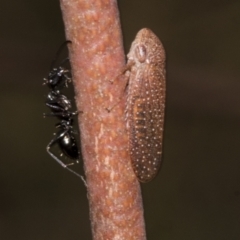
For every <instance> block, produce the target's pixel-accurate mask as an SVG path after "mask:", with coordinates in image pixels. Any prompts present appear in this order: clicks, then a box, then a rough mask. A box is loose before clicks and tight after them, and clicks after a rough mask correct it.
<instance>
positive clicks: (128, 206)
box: [60, 0, 146, 240]
mask: <svg viewBox="0 0 240 240" xmlns="http://www.w3.org/2000/svg"><path fill="white" fill-rule="evenodd" d="M60 2H61V8H62V13H63V19H64V24H65V30H66V37H67V39H68V40H71V41H72V44H69V48H70V61H71V66H72V73H73V80H74V86H75V93H76V102H77V107H78V110H79V111H82V112H83V113H82V114H79V117H78V119H79V123H80V124H79V127H80V130H81V145H82V152H83V158H84V168H85V174H86V181H87V185H88V187H87V190H88V199H89V205H90V217H91V224H92V234H93V239H94V240H114V239H119V240H120V239H122V240H131V239H137V240H142V239H146V235H145V225H144V219H143V208H142V198H141V189H140V185H139V183H138V181H137V179H136V177H135V175H134V173H133V170H132V167H131V163H130V158H129V153H128V146H127V144H128V141H127V132H126V127H125V124H126V123H125V121H124V98H123V97H122V96H123V91H122V89H123V84H124V81H123V78H121V77H119V78H118V79H117V80H116V81H114V83H113V84H112V83H111V81H112V80H113V79H114V78H116V76H118V75H119V73H120V72H121V69H123V67H124V65H125V62H124V50H123V45H122V35H121V29H120V22H119V14H118V9H117V2H116V0H60ZM119 99H122V101H120V103H119V104H117V105H116V106H115V107H114V108H113V109H112V110H111V111H110V112H108V111H107V110H106V109H107V108H111V106H113V105H114V104H115V103H116V102H119Z"/></svg>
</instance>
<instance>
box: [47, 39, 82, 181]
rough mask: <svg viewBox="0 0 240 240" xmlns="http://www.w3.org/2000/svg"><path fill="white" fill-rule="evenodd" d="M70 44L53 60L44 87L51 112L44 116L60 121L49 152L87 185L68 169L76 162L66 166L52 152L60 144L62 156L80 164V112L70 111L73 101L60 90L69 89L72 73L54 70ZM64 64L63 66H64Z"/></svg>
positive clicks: (59, 69) (60, 68)
mask: <svg viewBox="0 0 240 240" xmlns="http://www.w3.org/2000/svg"><path fill="white" fill-rule="evenodd" d="M68 43H71V41H66V42H64V43H63V44H62V45H61V47H60V48H59V50H58V52H57V54H56V58H55V59H54V60H53V63H52V66H51V71H50V72H49V74H48V77H47V78H45V79H44V83H43V85H47V86H48V87H49V89H50V92H49V94H48V95H47V100H46V105H47V106H48V107H49V108H50V110H51V112H50V113H48V114H44V116H53V117H57V118H58V119H59V120H60V122H59V123H57V124H56V125H55V127H56V128H57V129H59V131H58V132H57V133H56V134H55V137H54V138H53V139H52V140H51V141H50V142H49V144H48V145H47V152H48V154H49V155H50V156H51V157H52V158H53V159H54V160H56V161H57V162H58V163H59V164H60V165H61V166H62V167H63V168H66V169H67V170H69V171H70V172H72V173H73V174H75V175H77V176H78V177H80V178H81V179H82V180H83V181H84V183H85V180H84V178H83V177H82V176H81V175H80V174H78V173H76V172H75V171H73V170H72V169H71V168H69V167H68V166H70V165H74V162H72V163H70V164H65V163H63V162H62V161H61V160H60V159H59V158H58V157H57V156H56V155H54V154H53V153H52V152H51V147H52V146H54V145H55V144H58V146H59V148H60V149H61V151H62V153H61V156H62V155H63V154H64V155H65V156H67V157H69V158H70V159H72V160H73V161H75V162H76V163H78V160H79V158H80V155H81V153H80V150H79V148H78V146H77V141H76V138H75V136H74V133H75V132H74V130H73V117H74V116H75V115H77V114H78V112H77V111H76V112H71V111H70V109H71V108H72V105H71V101H70V100H69V99H68V98H67V97H66V96H65V95H63V94H62V93H61V92H60V89H62V88H64V87H68V83H70V82H71V77H69V74H70V71H69V70H68V69H65V68H64V67H62V66H59V67H57V68H53V65H54V64H55V61H56V59H57V56H58V55H59V53H60V52H61V50H62V48H63V47H65V46H66V44H68ZM67 60H69V59H68V58H67V59H65V60H64V61H63V62H65V61H67ZM63 62H62V63H61V64H63Z"/></svg>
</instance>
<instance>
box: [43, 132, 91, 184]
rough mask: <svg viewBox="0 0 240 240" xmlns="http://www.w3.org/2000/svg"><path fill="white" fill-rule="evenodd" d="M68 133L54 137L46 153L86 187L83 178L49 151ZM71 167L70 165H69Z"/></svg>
mask: <svg viewBox="0 0 240 240" xmlns="http://www.w3.org/2000/svg"><path fill="white" fill-rule="evenodd" d="M67 132H68V130H66V131H64V132H63V133H61V134H60V135H58V136H56V137H54V138H53V139H52V140H51V141H50V142H49V144H48V145H47V148H46V149H47V153H48V154H49V155H50V156H51V157H52V158H53V159H54V160H55V161H56V162H57V163H59V164H60V165H61V166H62V167H63V168H65V169H67V170H68V171H70V172H71V173H73V174H75V175H76V176H77V177H79V178H81V179H82V181H83V182H84V184H85V186H86V187H87V183H86V181H85V179H84V177H83V176H82V175H80V174H78V173H76V172H75V171H74V170H72V169H71V168H69V167H68V165H67V164H65V163H63V162H62V161H61V160H60V159H59V158H58V157H57V156H56V155H54V154H53V153H52V152H51V151H50V149H51V147H52V146H53V145H54V144H56V143H57V141H58V140H59V139H60V138H62V137H63V136H64V135H65V134H66V133H67ZM71 165H72V164H71Z"/></svg>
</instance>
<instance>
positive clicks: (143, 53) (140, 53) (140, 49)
mask: <svg viewBox="0 0 240 240" xmlns="http://www.w3.org/2000/svg"><path fill="white" fill-rule="evenodd" d="M135 53H136V56H137V58H138V60H139V62H144V61H145V60H146V57H147V49H146V47H145V46H144V45H138V46H137V47H136V49H135Z"/></svg>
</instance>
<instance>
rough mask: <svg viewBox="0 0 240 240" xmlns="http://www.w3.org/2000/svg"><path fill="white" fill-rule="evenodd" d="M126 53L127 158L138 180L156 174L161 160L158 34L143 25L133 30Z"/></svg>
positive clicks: (161, 64)
mask: <svg viewBox="0 0 240 240" xmlns="http://www.w3.org/2000/svg"><path fill="white" fill-rule="evenodd" d="M127 57H128V63H127V66H126V70H125V71H126V73H125V74H126V76H127V77H128V85H127V88H126V90H127V101H126V122H127V130H128V135H129V152H130V158H131V163H132V167H133V170H134V172H135V174H136V176H137V178H138V180H139V181H140V182H149V181H151V180H152V179H153V178H154V177H155V176H156V175H157V173H158V171H159V169H160V165H161V161H162V144H163V126H164V125H163V124H164V109H165V91H166V83H165V51H164V48H163V45H162V43H161V42H160V40H159V39H158V37H157V36H156V35H155V34H154V33H153V32H152V31H151V30H149V29H146V28H144V29H141V30H140V31H139V32H138V33H137V36H136V38H135V40H134V41H133V43H132V46H131V49H130V52H129V54H128V55H127Z"/></svg>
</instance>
